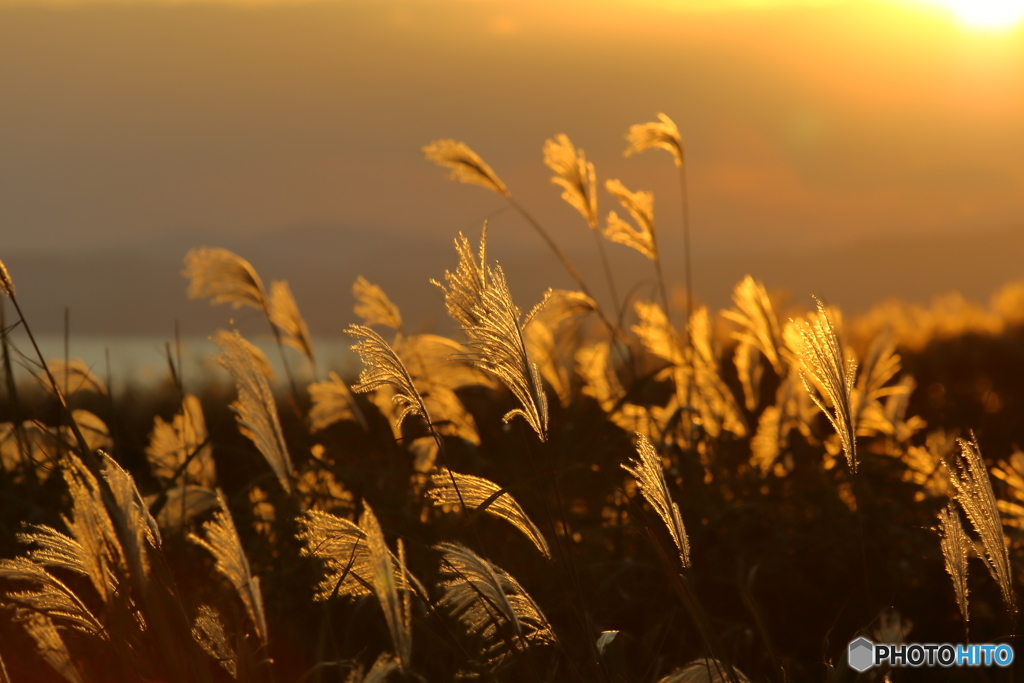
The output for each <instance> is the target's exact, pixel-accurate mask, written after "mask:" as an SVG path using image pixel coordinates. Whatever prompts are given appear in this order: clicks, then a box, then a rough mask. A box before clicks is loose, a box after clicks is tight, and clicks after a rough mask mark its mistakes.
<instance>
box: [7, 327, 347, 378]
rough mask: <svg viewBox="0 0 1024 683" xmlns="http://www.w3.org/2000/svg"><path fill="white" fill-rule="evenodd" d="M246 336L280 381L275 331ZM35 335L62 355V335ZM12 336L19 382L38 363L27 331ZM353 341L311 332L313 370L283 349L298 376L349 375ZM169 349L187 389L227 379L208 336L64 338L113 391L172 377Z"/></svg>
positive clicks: (51, 352) (52, 354)
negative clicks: (315, 363) (314, 335)
mask: <svg viewBox="0 0 1024 683" xmlns="http://www.w3.org/2000/svg"><path fill="white" fill-rule="evenodd" d="M247 339H248V340H249V341H250V342H252V343H253V344H255V345H256V346H258V347H259V348H260V349H261V350H262V351H263V353H264V354H266V356H267V360H268V361H269V362H270V365H271V367H272V368H273V370H274V374H275V376H276V377H277V378H278V380H279V382H283V381H284V377H285V375H284V365H283V362H282V359H281V353H280V351H279V350H278V348H277V344H276V343H275V342H274V339H273V337H271V336H270V335H266V336H253V335H250V336H248V337H247ZM36 341H37V342H38V343H39V347H40V350H41V351H42V353H43V356H44V357H45V358H46V359H47V360H50V359H63V358H64V357H65V349H64V337H63V335H36ZM11 342H12V343H13V347H14V348H15V349H16V352H15V353H12V359H11V360H12V364H13V367H14V374H15V376H16V377H17V378H18V380H19V382H21V381H25V380H29V379H30V375H29V373H30V371H31V372H34V371H35V370H36V369H37V367H38V364H37V363H36V355H35V351H34V350H33V349H32V345H31V344H30V343H29V340H28V336H27V335H25V334H24V332H21V331H15V332H13V333H12V334H11ZM352 343H353V341H352V340H350V339H348V338H347V337H341V338H338V337H334V338H315V337H314V338H313V349H314V352H315V354H316V361H317V368H316V375H315V376H314V374H313V371H312V369H311V368H310V366H309V362H308V361H307V360H306V358H305V357H304V356H302V355H301V354H300V353H298V352H297V351H295V350H294V349H291V348H289V347H287V346H286V347H285V348H284V354H285V357H286V358H287V362H288V366H289V368H290V369H291V371H292V374H293V376H294V377H295V378H296V380H299V381H302V382H310V381H314V379H324V378H326V376H327V372H328V371H330V370H334V371H336V372H338V373H339V374H340V375H341V376H342V377H345V378H346V379H350V378H352V377H354V376H355V375H357V374H358V372H359V370H360V367H361V366H360V362H359V358H358V356H356V354H354V353H353V352H352V351H351V350H350V348H349V347H350V346H351V345H352ZM168 349H169V350H170V353H171V355H172V357H173V358H174V362H175V365H176V366H177V365H178V358H179V356H180V361H181V370H180V373H181V377H182V381H183V383H184V385H185V388H186V390H189V391H195V390H198V389H200V388H202V387H203V386H205V385H208V384H210V383H226V382H228V381H230V379H229V376H228V374H227V372H226V371H225V370H224V369H223V368H222V367H221V366H220V364H218V363H217V354H218V353H219V349H218V348H217V346H216V345H215V344H214V343H213V342H212V341H211V340H210V339H209V338H206V337H183V338H182V339H181V340H180V343H176V342H175V340H174V339H173V338H167V337H158V336H114V337H101V336H82V335H72V336H71V338H70V339H69V340H68V354H67V355H68V358H70V359H75V358H78V359H81V360H82V361H83V362H84V363H85V365H86V366H87V367H88V368H89V369H90V370H91V371H92V372H93V374H95V375H96V376H97V377H99V378H100V379H102V380H103V381H104V382H107V383H108V384H109V385H110V389H111V391H112V392H113V393H115V394H116V393H120V392H122V391H124V390H125V389H126V388H128V387H129V386H133V385H134V386H135V387H137V388H145V387H148V386H154V385H156V384H159V383H161V382H164V381H166V380H167V379H168V378H169V377H170V369H169V366H168V363H167V354H168Z"/></svg>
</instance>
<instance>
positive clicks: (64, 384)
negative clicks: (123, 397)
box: [40, 358, 107, 395]
mask: <svg viewBox="0 0 1024 683" xmlns="http://www.w3.org/2000/svg"><path fill="white" fill-rule="evenodd" d="M46 365H47V366H48V367H49V368H50V375H51V376H52V377H53V379H54V381H55V382H56V383H57V387H58V388H60V390H61V391H62V392H64V394H65V395H70V394H73V393H75V392H77V391H92V392H95V393H97V394H106V393H107V385H106V384H105V383H104V382H103V380H101V379H100V378H99V377H97V376H96V375H95V374H93V372H92V370H90V369H89V366H87V365H86V364H85V363H84V362H83V361H82V360H81V359H79V358H72V359H71V360H69V361H65V360H63V359H54V360H49V361H47V362H46ZM40 381H42V383H43V386H46V387H49V386H50V380H49V378H45V379H43V378H41V379H40Z"/></svg>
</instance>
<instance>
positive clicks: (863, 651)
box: [849, 638, 875, 671]
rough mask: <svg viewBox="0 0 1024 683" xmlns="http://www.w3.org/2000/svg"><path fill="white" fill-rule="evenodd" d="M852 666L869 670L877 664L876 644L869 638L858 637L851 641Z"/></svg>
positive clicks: (850, 658) (858, 669)
mask: <svg viewBox="0 0 1024 683" xmlns="http://www.w3.org/2000/svg"><path fill="white" fill-rule="evenodd" d="M849 661H850V668H851V669H854V670H856V671H867V670H868V669H870V668H871V667H872V666H874V664H875V644H874V643H872V642H871V641H870V640H868V639H867V638H858V639H857V640H855V641H853V642H852V643H850V655H849Z"/></svg>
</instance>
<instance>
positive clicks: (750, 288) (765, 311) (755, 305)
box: [722, 275, 783, 376]
mask: <svg viewBox="0 0 1024 683" xmlns="http://www.w3.org/2000/svg"><path fill="white" fill-rule="evenodd" d="M732 300H733V303H734V304H735V305H736V308H735V309H730V310H727V311H722V316H723V317H725V318H727V319H728V320H732V321H733V322H735V323H736V324H737V325H739V326H740V329H739V331H737V332H734V333H733V335H732V336H733V338H734V339H736V340H737V341H740V342H745V343H747V344H750V345H752V346H753V347H754V348H756V349H757V350H758V351H760V352H761V353H762V354H764V357H765V358H767V359H768V362H769V363H771V365H772V368H773V369H774V370H775V373H776V374H777V375H779V376H781V375H782V373H783V366H782V359H781V357H780V356H781V349H782V330H781V328H780V327H779V320H778V318H777V317H776V315H775V311H774V309H773V308H772V302H771V299H769V298H768V292H767V291H765V288H764V285H763V284H761V283H760V282H758V281H756V280H755V279H754V278H752V277H750V276H749V275H747V276H746V277H745V278H743V281H742V282H740V283H739V284H738V285H736V288H735V289H733V292H732Z"/></svg>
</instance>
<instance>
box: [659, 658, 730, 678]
mask: <svg viewBox="0 0 1024 683" xmlns="http://www.w3.org/2000/svg"><path fill="white" fill-rule="evenodd" d="M732 671H733V672H734V673H735V674H736V676H735V678H733V677H732V676H730V675H729V673H728V672H729V669H728V668H726V666H725V664H723V663H722V662H720V661H718V660H717V659H712V658H710V657H709V658H705V659H696V660H694V661H692V662H690V663H689V664H687V665H686V666H684V667H683V668H682V669H676V670H675V671H673V672H672V673H670V674H669V675H668V676H664V677H662V678H659V679H658V683H727V681H733V682H734V683H750V679H749V678H747V677H746V676H745V675H744V674H743V672H742V671H740V670H739V669H736V668H735V667H733V669H732Z"/></svg>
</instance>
